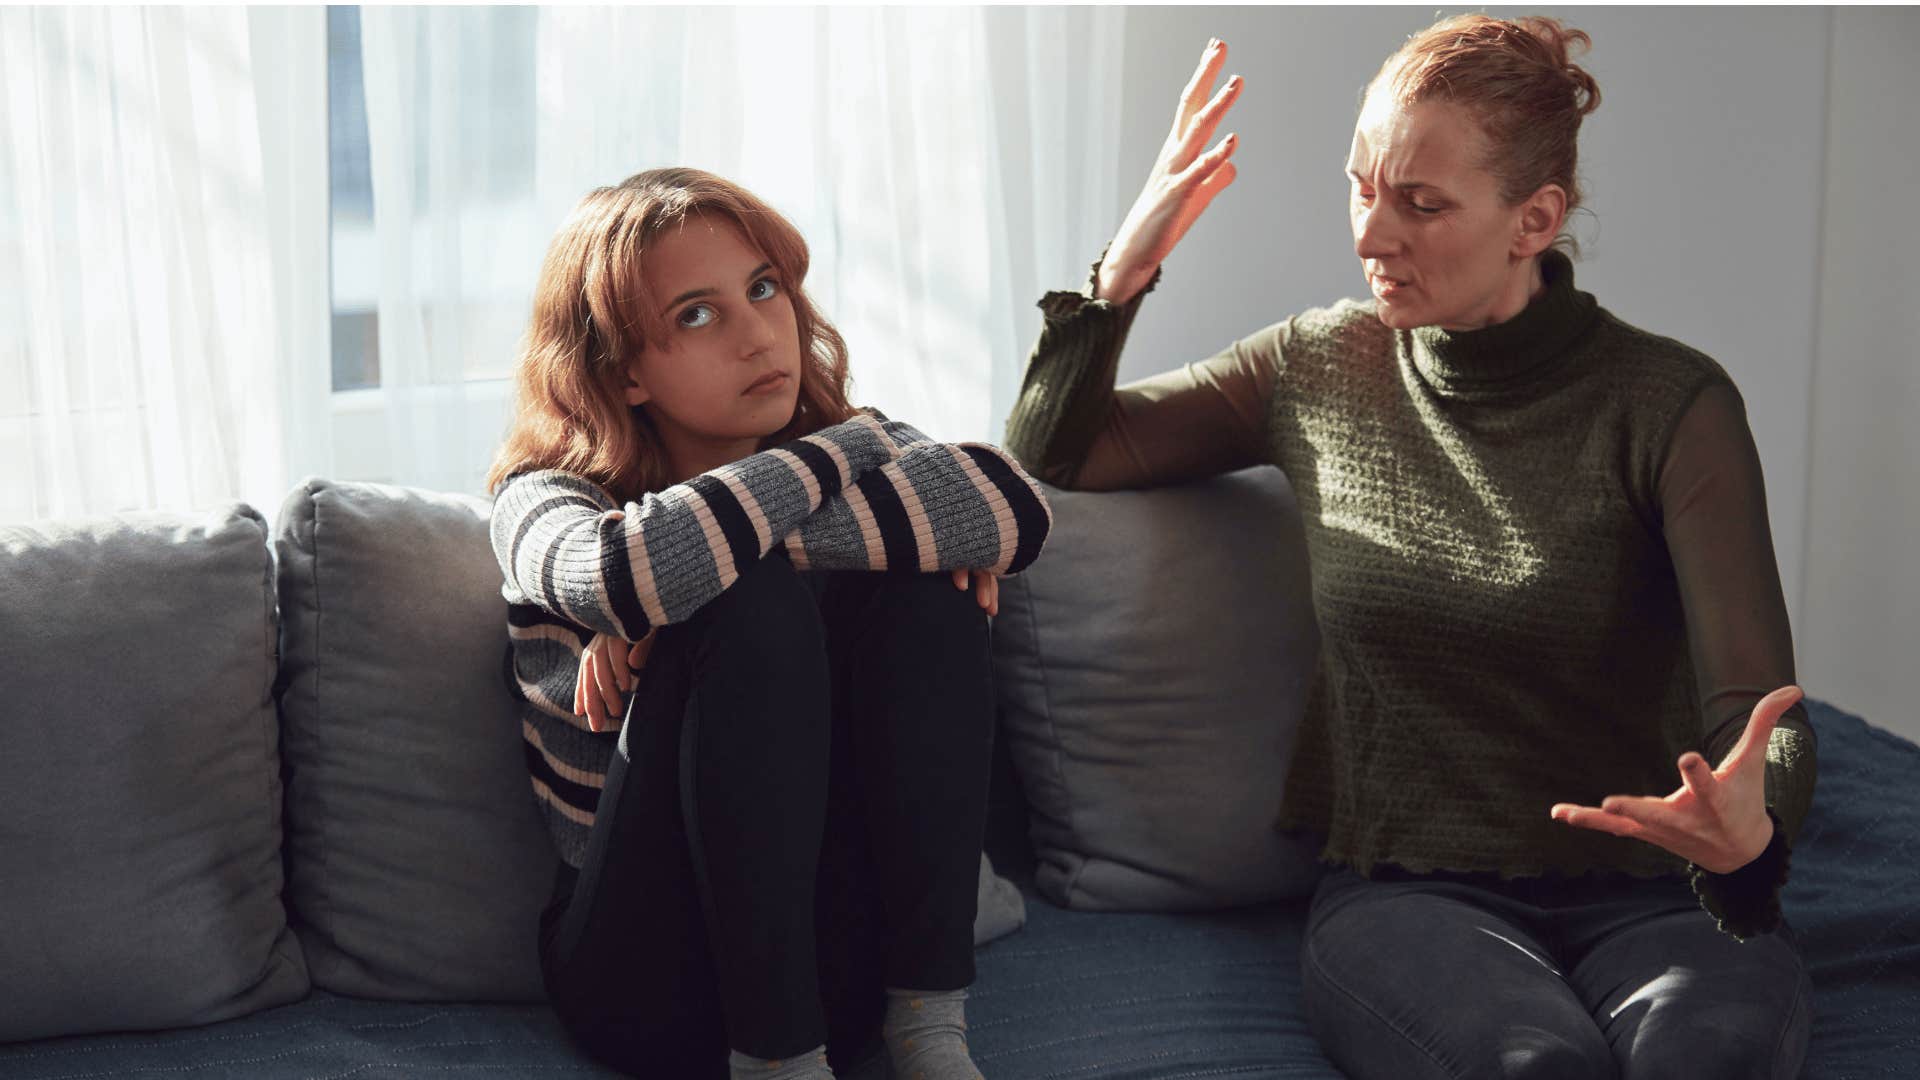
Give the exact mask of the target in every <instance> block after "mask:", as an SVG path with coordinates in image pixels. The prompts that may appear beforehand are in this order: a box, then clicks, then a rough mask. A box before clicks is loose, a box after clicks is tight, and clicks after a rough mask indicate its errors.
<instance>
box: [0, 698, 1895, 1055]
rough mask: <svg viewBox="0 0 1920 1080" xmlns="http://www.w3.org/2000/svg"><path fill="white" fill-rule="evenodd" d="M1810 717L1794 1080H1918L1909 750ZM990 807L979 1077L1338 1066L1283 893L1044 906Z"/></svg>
mask: <svg viewBox="0 0 1920 1080" xmlns="http://www.w3.org/2000/svg"><path fill="white" fill-rule="evenodd" d="M1809 713H1810V715H1811V718H1812V721H1813V726H1814V729H1815V731H1816V733H1817V734H1818V736H1819V739H1820V772H1821V780H1820V792H1819V796H1818V798H1817V799H1816V801H1815V804H1814V809H1813V813H1812V815H1811V816H1810V817H1809V818H1808V820H1807V822H1806V825H1805V828H1804V830H1803V833H1802V837H1801V843H1800V849H1799V850H1798V851H1797V852H1796V853H1795V855H1794V876H1793V881H1792V883H1791V885H1790V886H1789V887H1788V889H1787V895H1786V898H1785V906H1786V909H1787V912H1788V915H1789V918H1790V919H1791V920H1792V921H1793V923H1794V925H1795V927H1796V929H1797V930H1798V931H1799V932H1800V936H1801V940H1802V942H1803V944H1804V947H1805V949H1806V952H1807V956H1808V960H1809V965H1810V967H1811V970H1812V974H1813V983H1814V988H1815V1000H1814V1004H1815V1019H1814V1029H1813V1042H1812V1048H1811V1050H1810V1052H1809V1060H1808V1064H1807V1068H1806V1071H1805V1073H1804V1075H1805V1076H1806V1077H1808V1078H1810V1080H1842V1078H1851V1077H1869V1076H1887V1077H1895V1076H1915V1075H1920V1009H1916V1008H1915V1007H1914V1006H1915V1005H1916V1004H1917V1003H1920V857H1916V856H1920V843H1917V841H1920V783H1917V782H1916V781H1920V747H1917V746H1915V745H1914V744H1913V743H1911V742H1908V741H1906V740H1904V739H1902V738H1900V737H1898V736H1895V735H1892V734H1890V733H1888V732H1886V731H1883V730H1880V729H1878V728H1875V727H1873V726H1872V725H1870V724H1867V723H1866V722H1864V721H1863V720H1861V719H1860V718H1858V717H1855V716H1851V715H1848V714H1847V713H1844V712H1841V711H1840V710H1838V709H1836V708H1834V707H1832V706H1829V705H1825V704H1822V703H1818V702H1809ZM994 803H995V805H994V817H995V820H994V823H993V826H992V831H993V836H992V838H991V839H992V842H991V843H990V845H989V850H990V851H991V852H992V853H993V854H994V856H995V860H996V864H998V865H1001V866H1002V867H1004V868H1006V869H1009V870H1010V871H1012V873H1013V876H1015V878H1016V879H1017V880H1022V881H1023V886H1024V887H1025V889H1026V891H1027V896H1028V923H1027V927H1026V929H1025V930H1023V931H1021V932H1019V933H1017V934H1014V935H1012V936H1010V937H1007V938H1003V939H1001V940H1000V941H997V942H994V943H992V944H990V945H987V946H985V947H984V948H982V949H981V950H980V953H979V966H980V979H979V982H978V983H977V984H976V987H975V990H974V995H973V1003H972V1005H971V1006H970V1008H969V1018H970V1020H971V1022H972V1028H973V1031H972V1043H973V1048H974V1052H975V1056H976V1057H977V1059H978V1061H979V1063H980V1065H981V1067H982V1068H983V1069H984V1070H985V1072H986V1075H987V1076H989V1077H991V1078H992V1080H1080V1078H1111V1080H1186V1078H1200V1077H1247V1078H1255V1077H1276V1078H1278V1077H1316V1078H1318V1077H1337V1076H1338V1075H1339V1074H1338V1073H1337V1072H1336V1071H1335V1070H1334V1069H1333V1068H1332V1067H1331V1066H1330V1065H1329V1064H1328V1063H1327V1062H1326V1059H1325V1058H1324V1057H1323V1056H1321V1054H1320V1052H1319V1050H1318V1048H1317V1047H1316V1045H1315V1043H1314V1040H1313V1036H1312V1034H1311V1033H1310V1032H1309V1031H1308V1030H1307V1027H1306V1023H1305V1020H1304V1018H1303V1016H1302V1014H1301V1011H1300V1006H1299V1000H1298V995H1299V986H1300V981H1299V958H1300V940H1299V938H1300V928H1301V925H1302V922H1303V917H1304V914H1305V913H1304V906H1303V905H1302V904H1298V903H1289V904H1275V905H1267V906H1261V907H1252V908H1243V909H1239V910H1233V911H1220V912H1211V913H1204V914H1088V913H1080V912H1070V911H1064V910H1061V909H1058V908H1054V907H1052V906H1050V905H1049V904H1047V902H1046V901H1044V900H1042V899H1040V898H1039V896H1038V894H1037V893H1034V892H1033V890H1032V888H1031V864H1030V861H1029V862H1028V864H1027V865H1026V866H1024V867H1023V866H1022V865H1021V852H1020V847H1021V846H1022V841H1023V838H1022V837H1021V836H1020V832H1021V827H1020V823H1019V820H1018V815H1019V811H1020V807H1019V802H1018V792H1017V791H1016V790H1013V789H1012V788H1011V787H1010V785H1009V784H1008V783H1007V777H1006V776H1004V775H1001V776H997V777H996V785H995V791H994ZM0 1007H4V1003H0ZM612 1075H614V1074H613V1073H610V1072H608V1071H606V1070H604V1069H600V1068H597V1067H596V1066H594V1065H593V1064H592V1063H591V1062H589V1061H586V1060H584V1059H583V1058H581V1057H580V1056H579V1055H578V1054H577V1053H576V1052H574V1050H573V1049H572V1048H571V1047H570V1046H569V1045H568V1044H567V1042H566V1039H565V1036H564V1034H563V1033H562V1032H561V1031H560V1028H559V1025H558V1023H557V1022H556V1021H555V1020H554V1017H553V1015H552V1013H551V1012H550V1011H549V1010H547V1009H546V1008H545V1007H543V1006H539V1005H425V1004H407V1003H393V1002H372V1001H359V1000H354V999H349V998H343V997H337V996H334V995H331V994H326V993H315V994H313V995H312V996H310V997H309V998H307V999H306V1000H304V1001H301V1002H299V1003H297V1004H294V1005H289V1006H284V1007H282V1008H278V1009H272V1010H268V1011H266V1012H262V1013H257V1014H255V1015H252V1016H249V1017H245V1018H243V1019H239V1020H233V1021H228V1022H226V1023H222V1024H215V1025H211V1026H208V1027H204V1028H196V1029H191V1030H181V1031H170V1032H159V1033H137V1034H126V1035H106V1036H88V1037H83V1038H67V1039H50V1040H43V1041H40V1042H33V1043H19V1044H14V1045H8V1046H0V1077H5V1078H17V1080H104V1078H106V1077H134V1078H140V1077H147V1078H151V1080H212V1078H216V1077H217V1078H233V1080H345V1078H348V1077H353V1078H359V1080H407V1078H415V1077H421V1078H425V1077H446V1078H463V1077H523V1076H524V1077H545V1076H556V1077H563V1076H585V1077H600V1076H612ZM661 1080H671V1078H661ZM860 1080H867V1078H860Z"/></svg>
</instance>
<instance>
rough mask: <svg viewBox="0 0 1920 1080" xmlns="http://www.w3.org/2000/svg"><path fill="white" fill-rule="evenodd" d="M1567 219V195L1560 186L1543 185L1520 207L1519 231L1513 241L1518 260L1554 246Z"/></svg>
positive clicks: (1514, 252)
mask: <svg viewBox="0 0 1920 1080" xmlns="http://www.w3.org/2000/svg"><path fill="white" fill-rule="evenodd" d="M1566 219H1567V192H1566V189H1565V188H1563V187H1561V186H1560V185H1559V184H1545V185H1542V186H1541V188H1540V190H1539V191H1536V192H1534V193H1533V194H1532V195H1531V196H1529V197H1528V198H1527V201H1526V202H1525V203H1522V204H1521V206H1520V222H1519V225H1520V227H1519V230H1518V231H1517V232H1516V233H1515V234H1514V238H1513V254H1514V255H1515V256H1516V257H1518V258H1523V259H1524V258H1527V257H1529V256H1533V255H1538V254H1540V253H1541V252H1543V251H1545V250H1547V248H1549V247H1551V246H1553V241H1554V238H1555V237H1557V236H1559V235H1560V226H1561V224H1563V223H1564V222H1565V221H1566Z"/></svg>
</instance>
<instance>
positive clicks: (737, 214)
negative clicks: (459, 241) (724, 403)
mask: <svg viewBox="0 0 1920 1080" xmlns="http://www.w3.org/2000/svg"><path fill="white" fill-rule="evenodd" d="M695 214H717V215H721V216H724V217H726V218H728V219H729V220H731V221H732V222H733V223H734V224H735V225H737V226H739V228H740V231H741V232H742V233H743V234H745V236H746V238H747V242H748V243H750V244H752V245H753V246H754V247H755V248H756V249H757V250H758V251H759V252H760V253H761V255H762V256H764V257H765V258H766V260H767V261H768V262H770V263H772V264H773V267H774V270H775V271H776V272H777V273H778V274H779V277H780V281H781V283H782V285H783V287H784V288H785V289H786V290H787V295H788V296H789V297H790V298H791V299H792V301H793V312H794V316H795V321H796V322H797V323H798V325H799V331H800V342H801V345H802V351H803V352H804V353H805V356H804V358H803V360H802V361H801V365H800V391H799V395H800V396H799V401H798V402H797V403H796V404H795V406H794V412H793V418H792V419H791V420H790V421H788V423H787V426H786V427H784V428H782V429H781V430H780V431H778V432H775V433H774V434H773V435H771V436H769V437H768V438H767V440H766V445H773V444H775V443H780V442H785V441H787V440H789V439H794V438H798V437H799V436H801V435H806V434H810V433H812V432H814V431H818V430H819V429H821V428H823V427H826V426H828V425H830V424H837V423H839V422H841V421H843V420H845V419H847V418H848V417H850V416H852V415H853V409H852V407H851V406H849V405H848V404H847V345H846V342H845V341H844V340H843V339H842V338H841V337H840V333H839V331H837V330H835V329H834V328H833V326H832V324H831V323H829V322H827V320H826V319H825V318H823V317H822V316H821V315H820V313H819V311H818V310H816V309H815V308H814V306H813V303H812V302H811V301H810V300H809V299H808V298H807V295H806V291H805V290H804V289H803V288H802V284H803V283H804V282H805V281H806V277H807V267H808V254H807V243H806V241H805V240H804V239H802V238H801V236H800V231H799V230H798V229H795V228H794V227H793V224H792V223H791V222H789V221H788V220H787V219H786V218H785V217H782V216H781V215H780V213H779V212H778V211H776V210H774V209H773V208H772V207H771V206H768V205H767V204H766V203H764V202H762V201H760V199H758V198H756V197H755V196H754V195H753V194H752V193H751V192H749V191H747V190H746V189H745V188H742V187H741V186H739V185H738V184H735V183H733V182H732V181H729V180H725V179H722V178H721V177H718V176H715V175H713V174H712V173H708V172H702V171H701V170H699V169H686V168H671V169H652V170H649V171H647V172H643V173H639V174H637V175H635V176H630V177H628V178H627V179H626V180H624V181H622V182H621V183H619V184H617V185H615V186H613V187H603V188H596V189H594V190H593V191H591V192H588V193H587V195H586V197H585V198H583V199H581V200H580V204H579V205H578V206H576V207H575V208H574V210H573V213H572V214H571V215H569V216H568V218H567V220H566V221H565V223H563V224H562V225H561V226H560V231H559V232H558V233H556V234H555V235H554V238H553V243H552V244H550V245H549V246H548V247H547V257H546V261H545V262H544V263H543V264H542V265H541V268H540V280H539V282H538V283H537V284H536V285H535V287H534V296H533V314H532V317H531V318H530V319H529V321H528V324H527V333H526V337H525V338H524V339H523V340H522V342H521V347H520V358H519V360H518V362H517V363H516V364H515V365H514V381H515V398H516V400H515V404H514V417H513V425H512V427H511V428H510V429H509V431H508V432H507V437H506V441H505V442H504V443H503V444H502V445H501V447H500V451H499V453H498V454H496V455H495V456H494V461H493V467H492V468H491V469H489V470H488V472H487V490H488V491H492V492H497V491H498V490H499V488H500V485H501V483H503V482H504V481H505V480H506V479H507V478H508V477H510V476H512V475H514V474H515V473H522V472H529V471H532V470H535V469H562V470H565V471H567V472H570V473H574V474H576V475H579V476H584V477H586V478H587V479H589V480H592V481H594V482H595V483H597V484H599V485H601V486H602V487H604V488H606V489H607V490H608V491H609V492H610V493H612V494H613V496H614V497H615V498H617V499H620V500H622V501H630V500H633V499H636V498H638V497H639V496H640V495H641V494H642V493H644V492H648V491H657V490H659V489H660V488H662V487H665V486H666V485H667V483H668V482H669V480H670V477H668V475H667V460H666V454H665V452H664V448H663V447H662V445H661V443H660V438H659V435H658V434H657V433H656V432H655V431H654V427H653V423H652V421H651V420H649V419H648V418H647V416H646V414H645V413H644V412H643V411H641V410H640V409H636V408H633V407H631V406H629V405H628V404H627V403H626V393H625V378H626V372H627V366H628V365H629V364H630V363H631V362H632V361H633V360H634V359H636V358H637V357H638V356H639V355H640V352H641V350H643V349H645V348H646V347H647V343H648V342H650V341H651V342H663V341H665V340H666V332H667V326H666V321H665V319H664V317H663V316H662V314H661V313H660V312H659V311H656V310H654V308H653V305H652V303H651V302H650V301H649V300H648V295H649V294H648V291H647V289H646V284H645V279H644V278H643V277H642V274H641V265H640V257H641V254H642V253H643V252H644V251H645V250H646V248H647V246H648V244H649V243H651V241H652V240H653V238H654V237H655V236H657V235H659V234H660V232H661V230H662V229H665V228H666V227H668V226H670V225H674V224H677V223H679V222H681V221H684V220H686V219H687V218H688V217H690V216H692V215H695Z"/></svg>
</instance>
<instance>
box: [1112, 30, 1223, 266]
mask: <svg viewBox="0 0 1920 1080" xmlns="http://www.w3.org/2000/svg"><path fill="white" fill-rule="evenodd" d="M1226 62H1227V44H1226V42H1224V41H1221V40H1220V39H1219V38H1214V39H1213V40H1212V41H1210V42H1208V43H1207V49H1206V52H1204V53H1202V54H1201V56H1200V66H1199V67H1197V68H1194V69H1193V78H1192V79H1190V80H1188V82H1187V86H1186V89H1184V90H1182V91H1181V92H1180V107H1179V109H1177V110H1176V111H1175V112H1174V114H1173V130H1172V131H1170V132H1168V133H1167V141H1166V142H1165V143H1164V144H1162V145H1161V147H1160V156H1159V157H1158V158H1156V159H1155V160H1154V163H1153V172H1151V173H1150V174H1148V176H1147V183H1146V186H1145V187H1143V188H1141V189H1140V197H1139V198H1137V199H1135V200H1134V201H1133V209H1131V210H1129V211H1127V218H1126V220H1125V221H1123V222H1121V223H1120V231H1119V232H1118V233H1116V234H1114V238H1113V243H1112V244H1110V245H1108V247H1107V257H1106V259H1105V260H1104V261H1103V262H1102V263H1101V264H1100V275H1099V280H1098V281H1096V282H1095V284H1094V296H1095V297H1096V298H1097V299H1102V300H1110V301H1112V302H1114V303H1116V304H1124V303H1126V302H1127V301H1129V300H1131V299H1133V298H1134V296H1135V295H1136V294H1138V293H1139V292H1140V290H1141V289H1144V288H1146V286H1147V282H1149V281H1151V280H1153V272H1154V271H1155V270H1156V269H1158V268H1159V266H1160V263H1161V262H1162V261H1163V260H1165V259H1166V257H1167V255H1168V254H1169V253H1171V252H1172V251H1173V248H1174V245H1175V244H1178V243H1179V242H1180V238H1181V237H1183V236H1185V235H1187V230H1188V229H1190V228H1192V227H1193V223H1194V222H1195V221H1197V220H1199V217H1200V214H1201V212H1202V211H1204V210H1205V209H1206V208H1207V204H1208V203H1210V202H1212V201H1213V197H1214V196H1215V195H1218V194H1220V192H1221V191H1223V190H1225V188H1226V186H1227V185H1228V184H1231V183H1233V177H1234V167H1233V162H1231V161H1229V160H1228V158H1230V157H1232V156H1233V151H1234V147H1235V145H1236V144H1237V143H1238V142H1239V137H1238V136H1235V135H1228V136H1227V137H1226V138H1224V139H1222V140H1220V142H1219V143H1218V144H1216V145H1215V146H1214V147H1213V148H1212V149H1206V146H1207V142H1208V141H1209V140H1211V139H1212V138H1213V133H1214V131H1215V130H1216V129H1217V128H1219V126H1220V120H1221V118H1222V117H1224V116H1226V115H1227V110H1228V109H1229V108H1231V107H1232V106H1233V103H1234V101H1235V100H1236V99H1238V98H1239V96H1240V87H1241V85H1242V84H1241V80H1240V76H1238V75H1235V76H1234V77H1233V78H1231V79H1228V80H1227V85H1225V86H1223V87H1221V88H1220V92H1219V93H1217V94H1215V93H1214V92H1213V81H1214V80H1215V79H1217V78H1219V76H1220V69H1221V67H1223V66H1224V65H1225V64H1226ZM1203 150H1205V152H1204V153H1202V151H1203Z"/></svg>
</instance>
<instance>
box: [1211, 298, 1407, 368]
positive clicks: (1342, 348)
mask: <svg viewBox="0 0 1920 1080" xmlns="http://www.w3.org/2000/svg"><path fill="white" fill-rule="evenodd" d="M1393 335H1394V332H1393V330H1392V329H1390V328H1389V327H1388V326H1387V325H1386V324H1385V323H1383V322H1381V321H1380V317H1379V315H1378V314H1376V313H1375V310H1374V302H1373V300H1372V299H1371V298H1369V299H1366V300H1353V299H1342V300H1336V301H1334V302H1333V303H1331V304H1328V305H1327V306H1325V307H1314V308H1308V309H1306V310H1305V311H1301V312H1299V313H1297V314H1294V315H1291V316H1289V317H1287V318H1286V319H1283V320H1281V321H1280V322H1277V323H1274V324H1273V325H1271V326H1268V327H1266V328H1265V329H1262V330H1259V331H1256V332H1255V333H1253V334H1251V335H1249V336H1248V337H1246V338H1244V339H1242V344H1243V345H1246V346H1250V347H1252V348H1253V349H1255V350H1256V351H1259V352H1261V353H1265V354H1268V355H1269V356H1270V357H1271V359H1272V361H1273V364H1274V367H1275V369H1276V370H1278V371H1283V372H1289V373H1291V375H1290V376H1289V377H1293V376H1297V375H1298V374H1300V373H1301V372H1303V371H1305V370H1308V369H1313V368H1326V369H1336V370H1337V369H1342V368H1349V367H1351V366H1352V365H1353V363H1354V362H1355V361H1356V360H1358V359H1360V358H1362V357H1365V356H1375V355H1377V356H1391V355H1392V354H1393V348H1394V336H1393Z"/></svg>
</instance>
